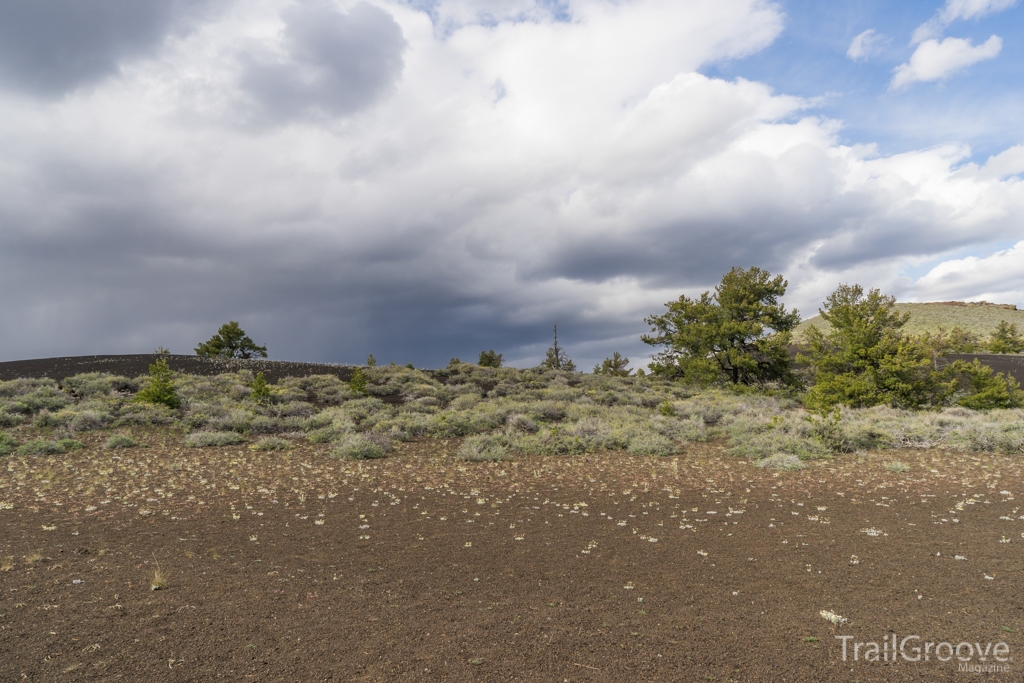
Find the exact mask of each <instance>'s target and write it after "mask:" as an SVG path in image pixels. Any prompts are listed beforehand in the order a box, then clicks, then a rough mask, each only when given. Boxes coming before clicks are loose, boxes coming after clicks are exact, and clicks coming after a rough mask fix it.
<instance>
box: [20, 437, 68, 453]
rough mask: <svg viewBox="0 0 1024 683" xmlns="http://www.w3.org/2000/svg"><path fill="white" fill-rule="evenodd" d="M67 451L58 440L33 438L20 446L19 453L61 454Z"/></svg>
mask: <svg viewBox="0 0 1024 683" xmlns="http://www.w3.org/2000/svg"><path fill="white" fill-rule="evenodd" d="M64 452H66V449H65V448H64V447H63V446H61V445H60V444H59V443H57V442H56V441H48V440H47V439H33V440H32V441H26V442H25V443H23V444H22V445H21V446H18V451H17V453H18V455H59V454H61V453H64Z"/></svg>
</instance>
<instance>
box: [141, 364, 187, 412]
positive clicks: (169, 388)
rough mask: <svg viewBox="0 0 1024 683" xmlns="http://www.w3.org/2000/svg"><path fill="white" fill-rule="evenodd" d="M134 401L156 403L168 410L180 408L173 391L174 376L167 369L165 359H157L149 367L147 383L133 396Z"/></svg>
mask: <svg viewBox="0 0 1024 683" xmlns="http://www.w3.org/2000/svg"><path fill="white" fill-rule="evenodd" d="M135 400H137V401H142V402H144V403H157V404H161V405H165V406H167V407H168V408H178V407H180V406H181V399H180V398H178V394H177V392H176V391H175V389H174V374H173V373H172V372H171V369H170V368H168V367H167V359H166V358H159V359H157V361H156V363H154V364H152V365H150V366H149V383H148V384H146V386H145V388H143V389H142V390H141V391H140V392H139V393H137V394H136V395H135Z"/></svg>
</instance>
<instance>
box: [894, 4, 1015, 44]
mask: <svg viewBox="0 0 1024 683" xmlns="http://www.w3.org/2000/svg"><path fill="white" fill-rule="evenodd" d="M1015 4H1017V0H946V4H945V5H943V7H942V9H940V10H939V11H938V12H937V13H936V14H935V16H934V17H932V18H931V19H929V20H928V21H926V22H925V23H923V24H921V25H920V26H918V27H917V29H916V30H915V31H914V35H913V37H912V38H911V43H910V44H911V45H917V44H918V43H922V42H924V41H926V40H928V39H930V38H937V37H939V36H941V35H942V31H943V30H944V29H945V28H946V27H947V26H949V25H950V24H952V23H953V22H954V21H957V20H960V19H980V18H981V17H984V16H988V15H989V14H995V13H997V12H1002V11H1003V10H1006V9H1009V8H1010V7H1013V6H1014V5H1015Z"/></svg>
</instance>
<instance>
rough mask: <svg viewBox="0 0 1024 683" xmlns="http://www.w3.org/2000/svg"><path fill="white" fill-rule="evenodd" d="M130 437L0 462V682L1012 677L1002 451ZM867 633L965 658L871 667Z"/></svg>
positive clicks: (1021, 645)
mask: <svg viewBox="0 0 1024 683" xmlns="http://www.w3.org/2000/svg"><path fill="white" fill-rule="evenodd" d="M135 435H136V437H137V438H138V439H139V440H141V441H142V442H144V443H145V444H146V446H145V447H142V448H132V449H125V450H119V451H111V450H105V449H103V448H101V447H100V444H101V443H102V438H101V436H100V435H97V436H96V437H94V438H92V439H89V438H86V441H87V442H88V446H87V448H85V449H84V450H81V451H76V452H73V453H71V454H68V455H62V456H46V457H34V458H31V457H25V458H22V457H17V456H8V457H6V458H3V459H2V460H0V529H2V533H0V562H2V564H3V567H2V568H3V569H4V571H2V572H0V653H2V656H0V678H2V679H3V680H10V681H18V680H47V681H50V680H69V681H71V680H85V679H97V680H128V681H135V680H161V681H199V680H203V681H205V680H213V679H227V680H251V681H284V680H290V681H319V680H331V681H349V680H365V681H395V680H416V681H634V680H637V681H638V680H644V681H855V680H859V681H864V682H866V681H904V680H914V681H917V680H920V681H936V680H964V678H963V677H964V676H969V675H973V674H967V673H962V672H959V671H958V669H960V668H963V667H968V666H992V665H996V666H997V667H998V668H999V669H1000V671H999V672H997V673H989V674H986V676H987V677H988V678H990V679H992V678H994V679H999V680H1007V681H1011V680H1021V678H1020V677H1021V666H1024V662H1022V660H1021V656H1022V652H1024V638H1022V637H1021V629H1022V627H1024V620H1022V615H1024V612H1022V607H1024V594H1022V591H1021V588H1022V578H1024V576H1022V562H1024V553H1022V549H1024V477H1022V467H1021V462H1022V461H1021V458H1020V457H1019V456H1017V457H1014V456H996V455H963V454H955V453H950V452H945V451H901V452H895V453H894V452H891V451H889V452H886V453H878V454H870V455H861V456H857V455H843V456H837V457H835V458H833V459H830V460H826V461H820V462H811V463H808V467H807V469H805V470H803V471H797V472H775V471H770V470H763V469H758V468H756V467H755V466H753V465H751V464H749V463H747V462H745V461H743V460H739V459H737V458H735V457H732V456H729V455H728V454H727V453H725V451H724V448H723V445H722V444H715V443H712V444H700V445H696V446H689V447H687V449H686V450H685V451H684V452H683V453H681V454H680V455H678V456H676V457H669V458H640V457H631V456H628V455H623V454H605V453H596V454H592V455H589V456H581V457H571V458H570V457H566V458H559V457H547V458H534V457H524V458H517V459H515V460H512V461H509V462H498V463H468V462H463V461H461V460H458V459H456V458H455V454H456V452H457V450H458V446H459V443H458V441H456V440H451V441H440V440H437V441H435V440H424V441H418V442H412V443H407V444H403V445H401V446H400V447H399V448H398V449H397V450H396V451H395V452H394V453H392V454H391V456H390V457H389V458H387V459H385V460H379V461H372V462H353V461H340V460H335V459H332V458H330V457H328V456H327V454H326V449H325V447H317V446H312V445H297V446H296V447H295V448H294V449H292V450H289V451H285V452H280V453H261V452H255V451H253V450H250V449H249V448H247V447H246V446H244V445H243V446H237V447H231V448H215V449H186V448H183V447H182V446H181V443H182V438H181V436H182V435H181V434H180V433H177V432H172V431H166V430H165V431H161V430H155V429H152V430H147V431H138V432H136V434H135ZM895 459H899V460H900V461H902V462H904V463H906V464H907V465H908V466H909V469H908V470H907V471H906V472H892V471H889V470H887V469H886V468H885V466H884V465H885V463H886V462H888V461H891V460H895ZM5 558H6V559H5ZM158 569H159V572H160V573H161V574H163V575H164V577H165V580H166V586H165V587H163V588H162V589H160V590H152V586H151V584H152V583H153V578H154V573H155V572H156V571H157V570H158ZM823 610H828V611H831V612H832V613H834V614H836V615H838V616H840V617H842V618H844V619H846V620H847V621H845V622H842V623H839V624H833V623H830V621H828V620H826V619H825V618H823V617H822V616H821V612H822V611H823ZM837 636H849V638H847V640H846V642H847V645H848V652H847V658H846V661H844V659H843V650H842V645H843V641H842V640H840V639H837ZM894 636H895V637H897V639H898V640H899V641H902V640H903V639H904V638H905V637H907V636H918V637H919V638H920V639H921V640H920V641H915V640H910V641H908V645H907V649H906V650H905V652H906V654H907V655H908V656H911V657H912V656H914V653H913V651H912V649H911V648H912V647H914V646H915V645H919V646H921V647H922V650H923V649H924V643H925V642H933V643H936V644H938V643H942V642H948V643H950V644H951V645H953V646H957V645H959V644H961V643H970V644H971V645H970V646H969V649H970V661H967V662H962V661H961V662H958V661H957V658H956V657H955V656H954V657H953V658H952V659H951V660H950V661H940V659H939V658H938V656H937V654H936V652H935V651H934V650H932V651H931V652H929V659H928V661H924V656H923V655H922V657H921V661H917V662H913V661H907V660H905V659H903V658H898V659H897V661H895V662H892V661H885V660H886V659H889V651H888V649H887V647H888V645H890V644H891V642H892V638H893V637H894ZM872 642H874V643H877V644H878V647H879V648H880V650H879V657H878V659H879V661H866V659H868V658H870V648H871V645H870V643H872ZM859 643H864V645H861V646H859V649H858V650H857V654H858V659H857V661H854V659H853V656H854V647H855V645H857V644H859ZM999 643H1004V644H1005V645H1004V646H1001V647H1002V648H1003V649H998V650H997V649H996V648H997V647H1000V646H999ZM975 644H977V645H979V646H980V649H981V650H982V652H981V654H979V653H978V652H977V646H976V645H975ZM987 646H990V647H988V648H987V654H986V647H987ZM1007 651H1008V653H1009V654H1008V655H1002V656H1000V657H997V653H1003V652H1007ZM938 654H941V655H942V656H945V655H946V651H945V650H943V651H941V652H940V653H938ZM959 654H960V655H961V656H962V657H963V656H967V655H968V650H967V649H965V647H964V646H961V647H960V649H959ZM982 657H984V660H983V659H982ZM1000 659H1003V660H1006V661H1005V662H1001V661H999V660H1000ZM1004 667H1006V668H1007V669H1008V670H1006V671H1002V670H1001V669H1002V668H1004Z"/></svg>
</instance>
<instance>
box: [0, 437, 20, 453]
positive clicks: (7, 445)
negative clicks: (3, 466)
mask: <svg viewBox="0 0 1024 683" xmlns="http://www.w3.org/2000/svg"><path fill="white" fill-rule="evenodd" d="M17 447H18V442H17V441H15V440H14V437H12V436H11V435H10V434H8V433H7V432H0V455H10V454H11V453H13V452H14V449H16V448H17Z"/></svg>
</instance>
